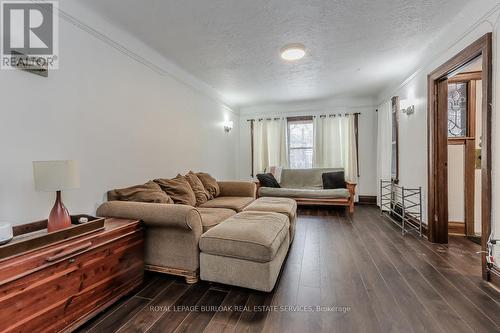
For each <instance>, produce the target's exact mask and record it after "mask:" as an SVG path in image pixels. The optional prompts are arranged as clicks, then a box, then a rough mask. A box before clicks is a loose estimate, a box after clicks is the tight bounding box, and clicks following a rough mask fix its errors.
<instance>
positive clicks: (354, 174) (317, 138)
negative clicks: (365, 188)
mask: <svg viewBox="0 0 500 333" xmlns="http://www.w3.org/2000/svg"><path fill="white" fill-rule="evenodd" d="M354 117H355V116H354V115H346V116H344V115H342V116H341V115H338V116H334V117H332V116H326V117H320V116H317V117H315V118H314V152H313V167H314V168H343V169H344V172H345V178H346V180H348V181H351V182H357V178H358V170H357V160H358V156H357V154H356V133H355V125H354Z"/></svg>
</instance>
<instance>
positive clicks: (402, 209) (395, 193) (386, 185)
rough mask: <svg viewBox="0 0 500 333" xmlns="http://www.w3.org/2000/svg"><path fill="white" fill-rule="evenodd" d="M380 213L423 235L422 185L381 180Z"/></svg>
mask: <svg viewBox="0 0 500 333" xmlns="http://www.w3.org/2000/svg"><path fill="white" fill-rule="evenodd" d="M380 214H381V215H383V216H385V217H387V218H388V219H389V220H390V221H392V222H393V223H394V224H396V225H397V226H399V227H400V228H401V234H402V235H403V236H404V235H405V234H406V233H408V232H411V231H414V232H417V233H418V235H419V236H422V187H418V188H407V187H404V186H399V185H397V184H395V183H394V182H393V181H392V180H381V181H380Z"/></svg>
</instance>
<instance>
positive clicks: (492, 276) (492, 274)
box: [488, 266, 500, 290]
mask: <svg viewBox="0 0 500 333" xmlns="http://www.w3.org/2000/svg"><path fill="white" fill-rule="evenodd" d="M488 281H489V282H490V283H491V284H492V285H493V286H495V287H496V288H497V289H499V290H500V268H498V267H497V266H493V267H492V268H491V269H490V270H489V271H488Z"/></svg>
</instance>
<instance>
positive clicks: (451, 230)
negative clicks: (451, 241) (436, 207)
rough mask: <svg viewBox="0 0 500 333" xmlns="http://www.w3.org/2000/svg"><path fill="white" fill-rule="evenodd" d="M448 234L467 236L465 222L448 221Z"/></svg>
mask: <svg viewBox="0 0 500 333" xmlns="http://www.w3.org/2000/svg"><path fill="white" fill-rule="evenodd" d="M448 234H449V235H456V236H465V223H463V222H452V221H450V222H448Z"/></svg>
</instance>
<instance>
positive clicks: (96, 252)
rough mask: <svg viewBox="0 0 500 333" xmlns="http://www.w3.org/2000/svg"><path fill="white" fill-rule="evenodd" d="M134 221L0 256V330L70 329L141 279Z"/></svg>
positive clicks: (109, 222)
mask: <svg viewBox="0 0 500 333" xmlns="http://www.w3.org/2000/svg"><path fill="white" fill-rule="evenodd" d="M143 275H144V238H143V229H142V225H141V222H140V221H135V220H125V219H106V221H105V222H104V228H102V229H100V230H96V231H91V232H87V233H84V234H82V235H79V236H73V237H70V238H68V239H65V240H62V241H59V242H56V243H53V244H50V245H47V246H44V247H39V248H36V249H34V250H31V251H27V252H23V253H21V254H18V255H15V256H12V257H8V258H5V259H2V260H0V332H61V331H63V332H70V331H72V330H74V329H75V328H77V327H78V326H80V325H81V324H83V323H84V322H85V321H86V320H88V319H90V318H91V317H92V316H94V315H96V314H97V313H99V312H101V311H103V310H104V309H105V308H106V307H108V306H110V305H111V304H113V303H114V302H115V301H116V300H118V299H119V298H120V297H122V296H124V295H125V294H127V293H129V292H130V291H132V290H133V289H134V288H136V287H137V286H139V285H140V284H141V283H142V280H143Z"/></svg>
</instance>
